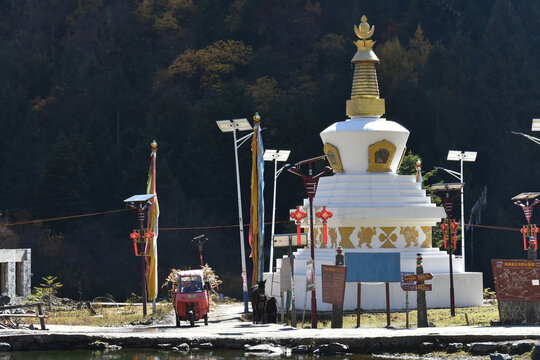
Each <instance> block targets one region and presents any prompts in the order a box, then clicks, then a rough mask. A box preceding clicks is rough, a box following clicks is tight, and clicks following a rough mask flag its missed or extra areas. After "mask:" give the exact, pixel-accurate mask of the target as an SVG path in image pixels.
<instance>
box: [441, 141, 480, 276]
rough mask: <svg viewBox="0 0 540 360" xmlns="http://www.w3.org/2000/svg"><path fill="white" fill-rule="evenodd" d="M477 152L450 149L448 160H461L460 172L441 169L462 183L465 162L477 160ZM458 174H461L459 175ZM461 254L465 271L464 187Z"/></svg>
mask: <svg viewBox="0 0 540 360" xmlns="http://www.w3.org/2000/svg"><path fill="white" fill-rule="evenodd" d="M477 154H478V153H477V152H476V151H461V150H449V151H448V156H447V157H446V160H450V161H459V163H460V172H459V173H458V172H455V171H452V170H447V169H444V168H441V169H442V170H444V171H446V172H447V173H449V174H450V175H453V176H454V177H456V178H458V179H459V182H460V183H463V162H464V161H469V162H474V161H476V155H477ZM452 172H453V173H452ZM457 175H459V177H458V176H457ZM461 256H462V258H463V271H465V202H464V198H463V189H461Z"/></svg>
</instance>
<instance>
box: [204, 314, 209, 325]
mask: <svg viewBox="0 0 540 360" xmlns="http://www.w3.org/2000/svg"><path fill="white" fill-rule="evenodd" d="M203 319H204V325H208V314H204V316H203Z"/></svg>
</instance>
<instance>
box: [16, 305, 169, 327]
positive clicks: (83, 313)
mask: <svg viewBox="0 0 540 360" xmlns="http://www.w3.org/2000/svg"><path fill="white" fill-rule="evenodd" d="M171 311H172V304H171V303H168V304H165V305H158V306H157V308H156V314H152V305H151V304H148V306H147V313H148V316H147V318H146V319H145V318H144V317H143V313H142V306H134V305H128V306H120V307H116V306H110V307H102V308H100V309H97V312H98V313H97V314H96V315H92V314H91V313H90V310H88V309H83V310H65V311H64V310H54V309H53V311H51V312H48V313H47V314H46V315H47V316H48V318H47V319H45V323H46V324H55V325H86V326H120V325H127V324H131V323H133V324H139V323H142V322H146V321H147V320H148V319H157V320H161V319H163V317H164V316H165V315H166V314H167V313H169V312H171ZM20 323H21V324H30V323H32V324H34V325H36V324H39V321H38V320H37V319H33V318H24V319H23V320H21V321H20Z"/></svg>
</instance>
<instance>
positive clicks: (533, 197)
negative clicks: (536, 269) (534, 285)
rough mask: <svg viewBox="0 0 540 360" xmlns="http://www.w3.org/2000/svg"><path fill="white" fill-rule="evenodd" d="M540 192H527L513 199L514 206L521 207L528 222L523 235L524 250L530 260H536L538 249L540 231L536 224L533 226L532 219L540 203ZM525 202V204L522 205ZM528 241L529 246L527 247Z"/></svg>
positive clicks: (523, 229)
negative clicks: (535, 207)
mask: <svg viewBox="0 0 540 360" xmlns="http://www.w3.org/2000/svg"><path fill="white" fill-rule="evenodd" d="M539 196H540V193H538V192H534V193H533V192H526V193H521V194H519V195H516V196H514V197H513V198H512V201H514V204H516V205H517V206H520V207H521V208H522V209H523V214H524V215H525V219H526V220H527V225H523V227H522V229H521V233H522V234H523V250H526V251H527V259H528V260H536V250H537V248H538V241H537V234H538V232H540V229H539V228H538V227H536V225H535V224H531V218H532V214H533V207H534V206H535V205H536V204H538V203H540V200H539V199H538V197H539ZM522 201H523V202H525V203H522ZM527 240H528V243H529V244H528V246H527Z"/></svg>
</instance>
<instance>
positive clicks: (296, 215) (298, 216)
mask: <svg viewBox="0 0 540 360" xmlns="http://www.w3.org/2000/svg"><path fill="white" fill-rule="evenodd" d="M306 217H307V212H305V211H302V210H300V206H297V207H296V210H295V211H293V212H292V213H291V219H293V220H294V221H295V222H296V241H297V244H298V245H300V244H301V242H302V238H301V235H300V234H301V230H300V224H301V222H302V220H303V219H305V218H306Z"/></svg>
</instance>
